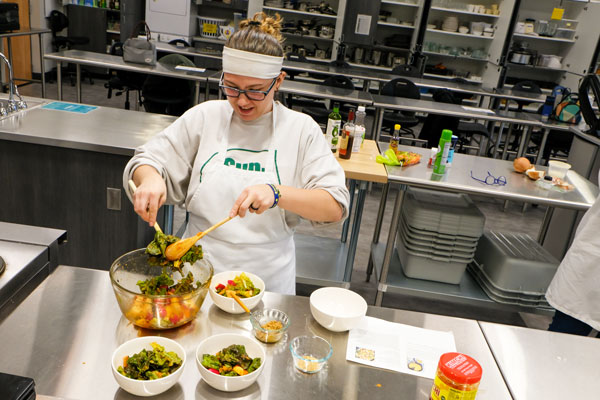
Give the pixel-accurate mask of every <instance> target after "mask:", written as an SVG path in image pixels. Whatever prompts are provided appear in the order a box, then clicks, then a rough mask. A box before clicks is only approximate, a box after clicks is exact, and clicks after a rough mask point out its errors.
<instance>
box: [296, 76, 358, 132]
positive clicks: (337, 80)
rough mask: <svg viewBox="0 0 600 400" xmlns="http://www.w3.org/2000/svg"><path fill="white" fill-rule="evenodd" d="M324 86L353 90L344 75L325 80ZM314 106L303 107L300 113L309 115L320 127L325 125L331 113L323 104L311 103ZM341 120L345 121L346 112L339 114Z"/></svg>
mask: <svg viewBox="0 0 600 400" xmlns="http://www.w3.org/2000/svg"><path fill="white" fill-rule="evenodd" d="M322 85H324V86H331V87H335V88H341V89H348V90H354V83H352V80H351V79H350V78H348V77H347V76H344V75H334V76H330V77H328V78H327V79H325V80H324V81H323V83H322ZM313 104H314V105H312V106H309V107H303V108H302V112H303V113H304V114H308V115H310V116H311V117H312V118H313V119H314V120H315V121H317V123H318V124H320V125H325V126H326V125H327V117H328V116H329V113H330V112H331V111H330V109H329V107H327V105H326V104H325V103H320V102H313ZM341 114H342V118H344V119H347V116H348V114H347V112H346V111H343V112H341Z"/></svg>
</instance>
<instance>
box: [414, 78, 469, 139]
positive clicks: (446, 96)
mask: <svg viewBox="0 0 600 400" xmlns="http://www.w3.org/2000/svg"><path fill="white" fill-rule="evenodd" d="M432 94H433V101H436V102H438V103H449V104H460V102H461V100H460V99H458V98H457V97H455V96H454V94H453V93H452V92H451V91H449V90H448V89H436V90H434V91H433V92H432ZM458 124H459V119H458V118H457V117H452V116H447V115H438V114H428V115H427V117H426V118H425V122H423V127H422V128H421V132H420V133H419V139H423V140H427V147H430V148H431V147H437V145H438V144H439V141H440V136H441V135H442V131H443V130H444V129H450V130H451V131H452V132H456V129H457V127H458Z"/></svg>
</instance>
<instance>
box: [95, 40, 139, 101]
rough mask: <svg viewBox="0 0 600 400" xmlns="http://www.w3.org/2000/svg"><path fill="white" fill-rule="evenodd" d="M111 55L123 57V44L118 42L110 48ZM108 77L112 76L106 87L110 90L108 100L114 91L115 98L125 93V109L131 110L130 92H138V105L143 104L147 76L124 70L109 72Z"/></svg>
mask: <svg viewBox="0 0 600 400" xmlns="http://www.w3.org/2000/svg"><path fill="white" fill-rule="evenodd" d="M109 53H110V54H111V55H113V56H120V57H122V56H123V43H121V42H116V43H113V44H112V45H111V46H110V51H109ZM108 75H109V76H110V78H109V80H108V82H107V83H105V84H104V87H105V88H107V89H108V94H107V98H109V99H110V98H111V97H112V92H113V90H115V91H116V93H115V96H121V95H122V94H123V93H125V109H126V110H129V109H130V102H129V92H130V91H132V90H133V91H135V92H137V93H136V94H137V97H138V103H139V104H142V86H143V85H144V82H145V81H146V78H147V77H148V75H147V74H140V73H137V72H130V71H123V70H116V71H113V70H109V71H108Z"/></svg>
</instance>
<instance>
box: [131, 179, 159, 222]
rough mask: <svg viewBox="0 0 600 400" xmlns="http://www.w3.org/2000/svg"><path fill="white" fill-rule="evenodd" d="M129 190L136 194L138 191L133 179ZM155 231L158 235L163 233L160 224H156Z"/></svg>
mask: <svg viewBox="0 0 600 400" xmlns="http://www.w3.org/2000/svg"><path fill="white" fill-rule="evenodd" d="M129 188H130V189H131V192H132V193H135V191H136V190H137V186H135V183H134V182H133V181H132V180H131V179H130V180H129ZM154 229H156V232H158V233H163V231H162V229H160V226H159V225H158V222H154Z"/></svg>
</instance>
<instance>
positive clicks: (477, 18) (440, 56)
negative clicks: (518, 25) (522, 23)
mask: <svg viewBox="0 0 600 400" xmlns="http://www.w3.org/2000/svg"><path fill="white" fill-rule="evenodd" d="M481 3H482V4H470V3H468V1H467V0H464V1H462V0H458V1H449V0H434V1H433V3H432V6H431V9H430V12H429V16H428V19H427V21H424V22H423V23H424V24H426V31H425V38H424V41H423V53H424V54H425V55H426V56H427V62H426V67H425V74H424V76H427V77H436V78H443V79H453V78H462V79H465V80H467V81H472V82H478V83H480V82H482V81H484V80H485V81H486V82H490V81H492V82H494V83H495V81H497V79H498V74H499V68H498V65H499V62H500V56H501V53H502V49H503V44H504V40H505V38H506V34H507V32H508V26H509V24H510V17H511V15H512V12H513V9H514V3H515V1H514V0H488V1H485V2H483V1H482V2H481Z"/></svg>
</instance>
